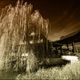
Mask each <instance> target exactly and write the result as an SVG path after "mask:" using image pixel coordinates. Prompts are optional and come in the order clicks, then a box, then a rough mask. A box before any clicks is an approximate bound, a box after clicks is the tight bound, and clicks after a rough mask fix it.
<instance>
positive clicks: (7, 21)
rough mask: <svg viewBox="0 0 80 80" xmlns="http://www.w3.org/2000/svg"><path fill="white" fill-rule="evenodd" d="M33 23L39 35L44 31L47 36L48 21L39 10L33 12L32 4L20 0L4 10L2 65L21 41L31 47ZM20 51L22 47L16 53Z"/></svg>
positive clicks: (0, 23)
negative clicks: (22, 2)
mask: <svg viewBox="0 0 80 80" xmlns="http://www.w3.org/2000/svg"><path fill="white" fill-rule="evenodd" d="M33 25H34V26H35V27H36V32H37V33H38V34H39V35H40V33H42V34H43V35H44V36H45V37H46V36H47V33H48V21H47V20H44V19H43V17H42V16H41V15H40V13H39V12H38V11H37V10H35V11H34V12H32V5H31V4H27V3H24V4H21V3H20V2H19V1H18V2H17V5H16V6H15V7H12V6H11V5H9V6H7V7H5V8H4V9H3V10H2V13H1V15H0V67H1V65H4V62H5V59H6V57H7V56H9V55H10V54H11V53H12V52H13V51H14V50H15V48H16V46H17V45H20V43H21V42H22V43H25V44H26V48H27V49H30V43H29V32H30V30H32V27H31V26H33ZM30 28H31V29H30ZM39 35H38V36H39ZM38 38H40V36H39V37H38ZM34 39H35V38H34ZM27 49H26V52H27ZM19 52H20V48H19V47H18V49H17V50H16V53H19ZM4 58H5V59H4ZM0 69H2V68H0Z"/></svg>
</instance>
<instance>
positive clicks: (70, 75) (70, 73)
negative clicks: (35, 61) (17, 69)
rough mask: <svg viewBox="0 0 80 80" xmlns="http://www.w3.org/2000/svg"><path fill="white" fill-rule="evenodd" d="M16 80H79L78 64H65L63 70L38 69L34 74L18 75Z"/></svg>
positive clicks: (79, 65)
mask: <svg viewBox="0 0 80 80" xmlns="http://www.w3.org/2000/svg"><path fill="white" fill-rule="evenodd" d="M16 79H17V80H24V79H30V80H31V79H39V80H43V79H48V80H50V79H53V80H58V79H59V80H79V79H80V62H76V63H73V64H67V65H66V66H64V67H63V68H59V67H54V68H49V69H39V70H38V71H37V72H36V73H31V74H29V75H28V74H25V75H18V76H17V78H16Z"/></svg>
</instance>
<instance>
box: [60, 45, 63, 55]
mask: <svg viewBox="0 0 80 80" xmlns="http://www.w3.org/2000/svg"><path fill="white" fill-rule="evenodd" d="M60 50H61V55H62V54H63V53H62V45H61V46H60Z"/></svg>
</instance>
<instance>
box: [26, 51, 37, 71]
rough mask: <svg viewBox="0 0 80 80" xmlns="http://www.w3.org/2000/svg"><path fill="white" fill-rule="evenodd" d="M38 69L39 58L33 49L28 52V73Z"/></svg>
mask: <svg viewBox="0 0 80 80" xmlns="http://www.w3.org/2000/svg"><path fill="white" fill-rule="evenodd" d="M37 69H38V59H37V57H36V56H35V54H34V52H33V51H32V50H31V51H30V52H29V54H28V58H27V68H26V71H27V72H28V73H30V72H35V71H37Z"/></svg>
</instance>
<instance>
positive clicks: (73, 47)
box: [72, 42, 74, 53]
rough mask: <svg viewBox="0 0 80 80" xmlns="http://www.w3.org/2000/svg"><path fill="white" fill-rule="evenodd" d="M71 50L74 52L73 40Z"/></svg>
mask: <svg viewBox="0 0 80 80" xmlns="http://www.w3.org/2000/svg"><path fill="white" fill-rule="evenodd" d="M72 52H73V53H74V42H72Z"/></svg>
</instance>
